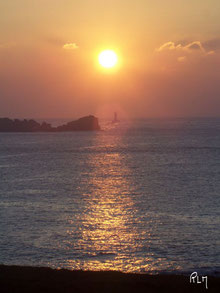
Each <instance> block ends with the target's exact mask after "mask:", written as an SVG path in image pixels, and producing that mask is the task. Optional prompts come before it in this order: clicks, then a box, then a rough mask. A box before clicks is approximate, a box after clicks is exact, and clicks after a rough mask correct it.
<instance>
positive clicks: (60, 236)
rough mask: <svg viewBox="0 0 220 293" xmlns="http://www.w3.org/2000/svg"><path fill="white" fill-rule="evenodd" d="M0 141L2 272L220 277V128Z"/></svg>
mask: <svg viewBox="0 0 220 293" xmlns="http://www.w3.org/2000/svg"><path fill="white" fill-rule="evenodd" d="M102 127H103V131H100V132H74V133H1V134H0V263H2V264H18V265H33V266H50V267H56V268H68V269H83V270H120V271H124V272H148V273H157V272H168V273H169V272H192V271H195V270H197V271H202V272H205V273H207V274H218V273H219V272H220V119H171V120H153V119H148V120H136V121H130V122H128V121H121V122H120V123H118V124H111V123H110V122H106V121H105V122H104V123H103V125H102Z"/></svg>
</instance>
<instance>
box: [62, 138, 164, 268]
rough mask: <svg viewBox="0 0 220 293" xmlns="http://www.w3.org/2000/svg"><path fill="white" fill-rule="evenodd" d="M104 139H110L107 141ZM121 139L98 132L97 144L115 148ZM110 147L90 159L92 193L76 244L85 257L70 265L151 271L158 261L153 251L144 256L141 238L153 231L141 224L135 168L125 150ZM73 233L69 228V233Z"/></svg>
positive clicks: (86, 198)
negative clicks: (137, 204)
mask: <svg viewBox="0 0 220 293" xmlns="http://www.w3.org/2000/svg"><path fill="white" fill-rule="evenodd" d="M103 139H104V140H106V139H107V141H104V144H103V141H102V140H103ZM113 139H114V140H113ZM120 143H121V141H115V137H113V136H112V137H111V136H109V137H108V138H106V137H104V136H102V135H98V136H97V137H96V141H95V142H94V145H96V146H97V145H100V144H101V145H105V147H106V150H108V149H110V150H112V149H114V147H115V146H117V144H120ZM106 150H105V151H103V152H95V153H92V154H91V155H90V159H89V160H90V161H89V165H90V166H91V169H92V170H93V171H92V172H91V176H90V180H89V181H90V182H89V186H90V193H89V194H85V196H84V204H85V205H84V211H83V214H82V215H81V219H79V221H82V225H81V226H80V228H79V229H80V233H81V236H80V237H79V240H78V243H77V245H74V247H75V249H77V250H80V251H83V253H84V256H85V257H84V258H83V259H80V260H79V259H74V258H73V259H69V260H68V262H67V267H69V268H71V269H83V270H121V271H127V272H132V271H141V270H142V271H150V270H151V269H153V267H152V264H153V262H154V261H153V258H152V257H149V254H148V257H145V258H143V255H142V253H141V249H142V247H141V245H142V241H141V240H143V239H146V238H149V239H150V234H151V233H150V228H148V227H145V229H142V230H141V231H140V229H139V228H138V223H137V221H138V218H137V213H138V211H137V208H136V207H135V205H134V201H133V196H135V195H134V193H133V188H134V187H133V185H132V184H131V180H132V172H131V170H130V169H129V168H128V166H127V164H126V157H125V154H122V153H118V152H114V151H110V152H106ZM126 156H127V155H126ZM73 224H74V223H73ZM73 230H74V229H73ZM72 233H74V232H73V231H68V234H72ZM138 252H140V253H139V257H138V256H137V255H138ZM158 261H159V260H158Z"/></svg>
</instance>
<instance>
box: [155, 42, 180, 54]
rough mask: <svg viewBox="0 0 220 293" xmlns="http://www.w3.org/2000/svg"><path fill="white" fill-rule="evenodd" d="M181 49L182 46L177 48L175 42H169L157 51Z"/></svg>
mask: <svg viewBox="0 0 220 293" xmlns="http://www.w3.org/2000/svg"><path fill="white" fill-rule="evenodd" d="M181 48H182V45H181V44H179V45H177V46H176V45H175V43H174V42H167V43H165V44H163V45H162V46H161V47H160V48H158V49H156V51H157V52H162V51H164V50H178V49H181Z"/></svg>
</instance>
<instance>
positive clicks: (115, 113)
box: [112, 112, 119, 123]
mask: <svg viewBox="0 0 220 293" xmlns="http://www.w3.org/2000/svg"><path fill="white" fill-rule="evenodd" d="M117 122H119V120H118V114H117V112H114V120H112V123H117Z"/></svg>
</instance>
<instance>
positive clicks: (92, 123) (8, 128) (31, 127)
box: [0, 115, 100, 132]
mask: <svg viewBox="0 0 220 293" xmlns="http://www.w3.org/2000/svg"><path fill="white" fill-rule="evenodd" d="M94 130H100V126H99V122H98V118H96V117H95V116H93V115H89V116H85V117H82V118H80V119H78V120H75V121H71V122H68V123H67V124H64V125H61V126H58V127H53V126H51V124H49V123H46V122H43V123H38V122H36V121H35V120H33V119H30V120H27V119H24V120H19V119H14V120H13V119H9V118H0V132H65V131H94Z"/></svg>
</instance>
